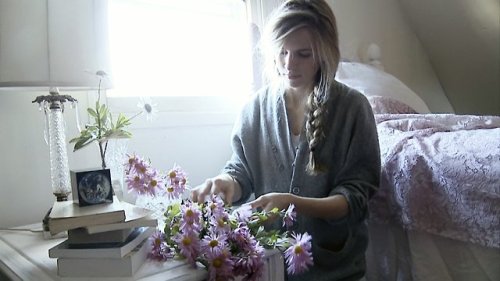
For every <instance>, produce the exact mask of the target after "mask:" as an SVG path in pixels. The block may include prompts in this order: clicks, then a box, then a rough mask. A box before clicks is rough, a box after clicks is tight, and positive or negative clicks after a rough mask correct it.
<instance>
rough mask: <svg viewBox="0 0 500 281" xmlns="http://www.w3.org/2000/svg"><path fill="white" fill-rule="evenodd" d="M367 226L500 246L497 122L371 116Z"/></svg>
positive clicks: (499, 127)
mask: <svg viewBox="0 0 500 281" xmlns="http://www.w3.org/2000/svg"><path fill="white" fill-rule="evenodd" d="M375 117H376V121H377V127H378V133H379V140H380V149H381V157H382V177H381V185H380V189H379V190H378V192H377V193H376V194H375V196H374V197H373V199H372V200H371V201H370V211H371V214H370V216H371V218H370V219H371V220H374V221H376V222H383V223H397V224H400V225H402V226H403V227H404V228H406V229H411V230H420V231H426V232H428V233H432V234H437V235H441V236H443V237H447V238H452V239H457V240H460V241H464V242H472V243H475V244H479V245H483V246H487V247H495V248H500V117H499V116H471V115H453V114H376V115H375Z"/></svg>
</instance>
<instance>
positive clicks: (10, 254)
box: [0, 224, 207, 281]
mask: <svg viewBox="0 0 500 281" xmlns="http://www.w3.org/2000/svg"><path fill="white" fill-rule="evenodd" d="M18 229H28V231H20V230H0V271H1V272H4V274H5V275H6V276H7V277H8V278H10V279H12V280H15V281H17V280H23V281H35V280H36V281H46V280H47V281H70V280H71V281H73V280H74V281H77V280H78V281H83V280H89V281H90V280H92V281H101V280H102V281H128V280H141V281H160V280H161V281H165V280H175V281H181V280H186V281H188V280H189V281H196V280H204V279H206V276H207V272H206V270H205V269H203V268H198V269H194V268H192V267H191V266H189V265H187V264H186V263H184V262H181V261H172V260H171V261H167V262H157V261H152V260H147V261H146V262H145V263H144V264H143V265H142V266H141V268H139V270H138V271H137V272H136V274H135V275H134V276H133V277H130V278H128V277H127V278H122V277H120V278H81V277H80V278H74V277H72V278H70V277H59V276H57V259H51V258H49V254H48V250H49V249H50V248H51V247H53V246H55V245H57V244H58V243H61V242H62V241H63V240H64V239H66V238H57V239H44V238H43V233H42V232H41V225H40V224H35V225H28V226H23V227H19V228H18ZM29 229H32V230H34V231H29ZM0 277H1V275H0Z"/></svg>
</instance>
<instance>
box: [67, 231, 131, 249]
mask: <svg viewBox="0 0 500 281" xmlns="http://www.w3.org/2000/svg"><path fill="white" fill-rule="evenodd" d="M134 230H135V228H126V229H119V230H112V231H106V232H100V233H94V234H88V232H87V231H86V230H85V228H75V229H70V230H68V243H69V244H70V245H75V244H76V245H87V244H90V245H92V244H96V243H122V242H125V241H127V238H128V237H129V235H130V234H132V233H133V231H134Z"/></svg>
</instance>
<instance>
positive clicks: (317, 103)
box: [306, 88, 327, 175]
mask: <svg viewBox="0 0 500 281" xmlns="http://www.w3.org/2000/svg"><path fill="white" fill-rule="evenodd" d="M307 105H308V108H309V112H308V114H307V122H306V136H307V141H308V144H309V150H310V153H309V163H308V164H307V167H306V170H307V172H308V173H309V174H311V175H317V174H318V173H320V172H324V171H326V169H327V167H326V164H325V163H322V161H321V160H320V157H319V155H320V152H321V148H322V145H323V141H324V139H325V134H324V126H323V125H324V122H323V120H324V117H325V116H326V112H325V109H324V108H325V101H324V100H323V99H322V98H321V96H320V94H319V91H318V89H317V88H315V90H314V91H313V92H312V93H311V94H310V95H309V98H308V100H307Z"/></svg>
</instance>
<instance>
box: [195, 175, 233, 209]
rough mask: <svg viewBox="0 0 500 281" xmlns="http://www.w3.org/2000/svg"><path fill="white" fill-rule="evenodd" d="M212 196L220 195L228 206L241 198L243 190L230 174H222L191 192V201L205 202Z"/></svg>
mask: <svg viewBox="0 0 500 281" xmlns="http://www.w3.org/2000/svg"><path fill="white" fill-rule="evenodd" d="M210 194H219V195H221V197H222V199H223V200H224V202H226V204H228V205H231V204H232V203H233V201H234V200H238V199H239V198H240V197H241V188H240V185H239V184H238V182H236V181H235V180H234V179H233V177H231V176H230V175H228V174H221V175H218V176H216V177H213V178H209V179H207V180H206V181H205V183H203V184H200V185H198V186H197V187H195V188H193V189H192V190H191V199H192V200H193V201H194V202H205V198H206V197H207V195H210Z"/></svg>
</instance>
